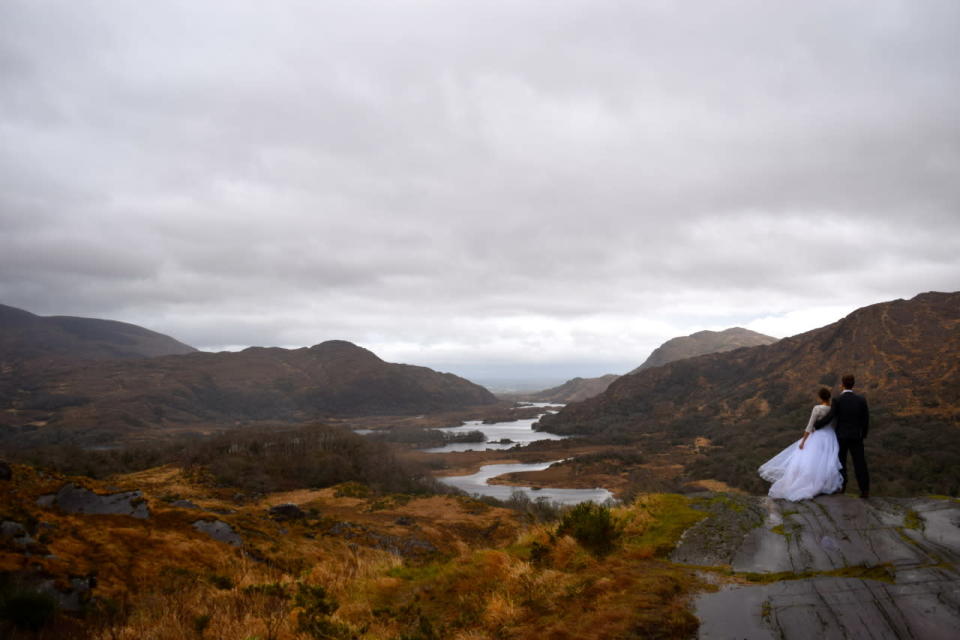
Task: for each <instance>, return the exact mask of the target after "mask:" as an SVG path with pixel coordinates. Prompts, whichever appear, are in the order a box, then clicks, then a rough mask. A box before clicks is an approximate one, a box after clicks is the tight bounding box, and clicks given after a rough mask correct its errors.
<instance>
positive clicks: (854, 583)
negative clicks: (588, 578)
mask: <svg viewBox="0 0 960 640" xmlns="http://www.w3.org/2000/svg"><path fill="white" fill-rule="evenodd" d="M753 500H755V501H756V505H757V506H758V507H759V508H760V509H761V510H762V511H763V512H764V513H765V514H766V515H765V517H764V519H763V522H762V523H761V524H759V526H755V527H753V528H752V529H749V530H748V531H746V533H744V534H743V535H742V536H741V539H740V541H739V544H731V541H732V540H733V539H735V538H736V536H737V531H738V530H739V527H738V525H737V522H740V523H742V522H743V521H744V519H745V518H749V514H750V510H749V509H746V510H741V511H740V512H739V513H740V514H741V515H740V517H739V518H737V517H734V518H732V519H731V518H728V521H731V522H733V524H731V523H730V522H727V524H726V525H725V526H726V529H727V533H728V534H729V535H728V536H727V537H726V538H725V539H724V544H720V545H717V549H710V548H707V549H703V548H700V547H701V546H702V545H703V544H704V540H709V537H707V538H704V536H703V535H700V534H698V533H697V529H698V528H704V529H706V530H708V531H709V530H710V528H711V525H710V524H709V520H710V518H708V519H707V520H706V521H704V522H702V523H700V524H698V525H697V526H696V527H694V528H693V529H691V531H690V532H688V534H687V535H686V536H684V539H683V540H682V541H681V544H680V545H679V546H678V548H677V550H676V552H675V554H674V560H675V561H682V562H686V563H687V564H701V565H703V566H705V567H706V566H709V565H711V564H714V565H715V564H718V563H719V564H728V565H730V566H731V567H732V569H733V571H734V573H735V574H740V575H741V576H744V577H749V579H751V580H755V581H760V582H765V581H766V580H770V582H769V583H768V584H748V585H733V586H729V585H728V586H727V587H726V588H724V589H722V590H721V591H718V592H716V593H706V594H702V595H700V596H699V597H698V598H697V600H696V602H695V608H696V613H697V616H698V617H699V618H700V621H701V627H700V632H699V637H700V638H711V639H712V638H724V639H727V638H750V639H751V640H753V639H763V638H785V639H791V638H798V639H799V638H812V637H816V638H918V639H924V640H926V639H933V640H936V639H939V638H951V639H953V638H958V637H960V571H958V563H960V503H957V502H956V501H952V500H938V499H927V498H917V499H881V498H874V499H871V500H869V501H863V500H859V499H857V498H852V497H845V496H821V497H818V498H816V499H814V500H809V501H803V502H799V503H792V502H786V501H779V500H776V501H774V500H770V499H767V498H764V499H760V498H754V499H753ZM743 514H746V515H743ZM713 528H714V529H716V528H717V527H716V526H714V527H713ZM721 528H722V527H721ZM698 560H700V561H702V562H700V561H698ZM691 561H692V562H691ZM718 561H719V562H718ZM848 576H849V577H848Z"/></svg>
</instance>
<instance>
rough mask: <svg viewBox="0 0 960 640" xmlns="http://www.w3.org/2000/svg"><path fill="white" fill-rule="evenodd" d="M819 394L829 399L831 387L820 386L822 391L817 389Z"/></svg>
mask: <svg viewBox="0 0 960 640" xmlns="http://www.w3.org/2000/svg"><path fill="white" fill-rule="evenodd" d="M817 395H818V396H820V399H821V400H829V399H830V389H827V388H826V387H820V391H817Z"/></svg>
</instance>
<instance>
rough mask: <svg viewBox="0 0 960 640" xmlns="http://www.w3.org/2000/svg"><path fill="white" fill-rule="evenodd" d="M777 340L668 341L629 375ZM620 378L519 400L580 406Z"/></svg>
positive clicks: (735, 334) (707, 336) (723, 336)
mask: <svg viewBox="0 0 960 640" xmlns="http://www.w3.org/2000/svg"><path fill="white" fill-rule="evenodd" d="M776 341H777V338H772V337H770V336H765V335H763V334H762V333H757V332H756V331H750V330H749V329H742V328H740V327H733V328H731V329H725V330H723V331H698V332H697V333H694V334H692V335H689V336H681V337H678V338H671V339H670V340H667V341H666V342H664V343H663V344H662V345H660V346H659V347H657V348H656V349H654V350H653V353H651V354H650V356H649V357H647V359H646V360H645V361H644V363H643V364H641V365H640V366H639V367H637V368H636V369H634V370H633V371H631V372H630V373H629V374H627V375H630V374H633V373H637V372H638V371H643V370H644V369H649V368H651V367H658V366H660V365H662V364H666V363H668V362H674V361H676V360H682V359H684V358H692V357H695V356H699V355H703V354H706V353H717V352H722V351H730V350H732V349H739V348H740V347H754V346H757V345H763V344H773V343H774V342H776ZM619 377H620V376H618V375H616V374H613V373H608V374H607V375H605V376H600V377H598V378H579V377H578V378H572V379H571V380H567V381H566V382H564V383H563V384H561V385H559V386H556V387H552V388H550V389H544V390H543V391H538V392H536V393H527V394H522V395H520V396H518V398H519V399H522V400H526V401H529V402H557V403H561V404H566V403H568V402H579V401H581V400H586V399H587V398H592V397H594V396H597V395H600V394H601V393H603V392H604V391H606V390H607V388H608V387H609V386H610V385H611V384H613V382H614V380H616V379H617V378H619Z"/></svg>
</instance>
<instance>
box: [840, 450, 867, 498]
mask: <svg viewBox="0 0 960 640" xmlns="http://www.w3.org/2000/svg"><path fill="white" fill-rule="evenodd" d="M837 444H839V445H840V450H839V452H838V455H839V456H840V475H841V476H843V489H841V490H840V492H841V493H843V492H844V491H846V490H847V453H848V452H849V453H850V457H851V458H853V472H854V473H855V474H856V476H857V485H859V487H860V493H861V494H869V493H870V472H869V471H868V470H867V458H866V457H865V456H864V455H863V438H837Z"/></svg>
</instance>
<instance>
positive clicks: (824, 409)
mask: <svg viewBox="0 0 960 640" xmlns="http://www.w3.org/2000/svg"><path fill="white" fill-rule="evenodd" d="M855 382H856V381H855V379H854V377H853V376H852V375H846V376H843V379H842V380H841V384H842V386H843V390H842V392H841V393H840V395H839V396H837V397H836V398H834V399H833V400H832V401H831V398H830V390H829V389H827V388H822V389H820V391H819V393H818V395H819V397H820V403H819V404H817V405H816V406H814V407H813V411H811V412H810V420H809V421H808V422H807V428H806V429H805V430H804V432H803V438H801V439H800V440H799V441H797V442H795V443H793V444H791V445H790V446H789V447H787V448H786V449H784V450H783V451H781V452H780V453H778V454H777V455H775V456H774V457H773V458H771V459H770V460H768V461H767V462H765V463H764V464H763V465H761V466H760V469H759V472H760V477H761V478H763V479H764V480H767V481H769V482H773V485H771V487H770V494H769V495H770V497H771V498H784V499H786V500H791V501H793V502H796V501H798V500H808V499H810V498H813V497H814V496H817V495H820V494H822V493H844V492H845V491H846V489H847V453H849V454H850V456H851V457H852V458H853V469H854V473H855V474H856V476H857V484H858V485H859V486H860V497H861V498H869V497H870V474H869V472H868V471H867V459H866V457H864V453H863V441H864V439H865V438H866V437H867V430H868V429H869V428H870V410H869V409H868V408H867V401H866V399H864V398H863V396H860V395H857V394H856V393H854V392H853V385H854V383H855Z"/></svg>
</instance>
